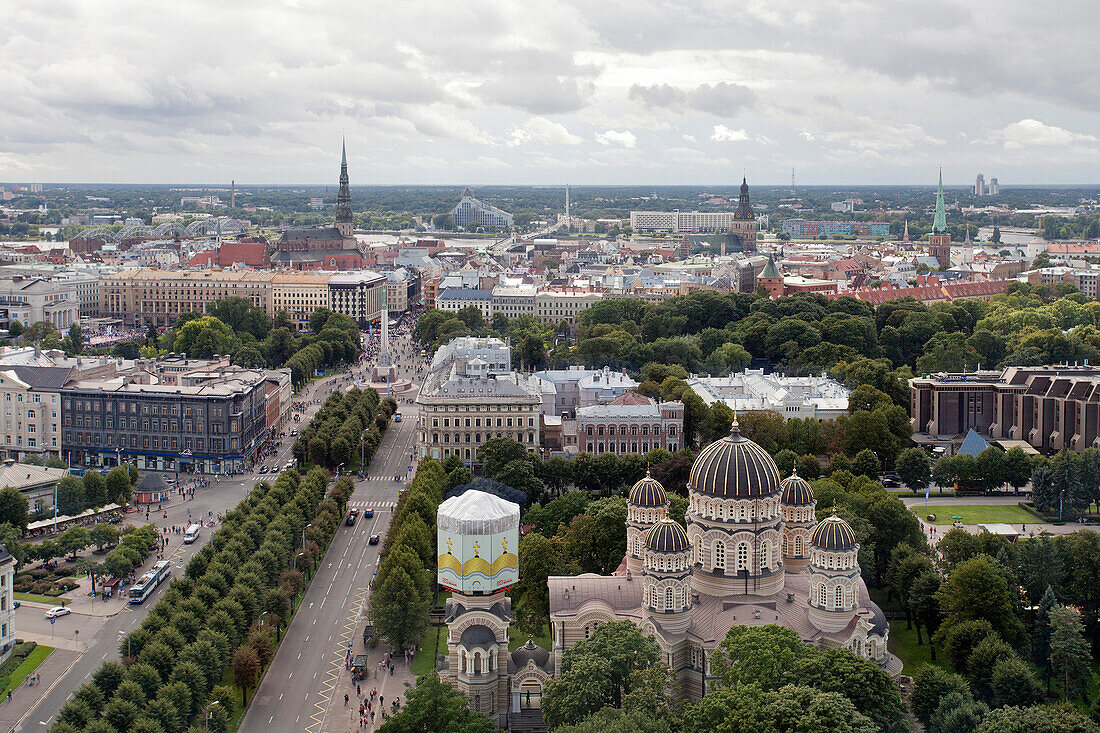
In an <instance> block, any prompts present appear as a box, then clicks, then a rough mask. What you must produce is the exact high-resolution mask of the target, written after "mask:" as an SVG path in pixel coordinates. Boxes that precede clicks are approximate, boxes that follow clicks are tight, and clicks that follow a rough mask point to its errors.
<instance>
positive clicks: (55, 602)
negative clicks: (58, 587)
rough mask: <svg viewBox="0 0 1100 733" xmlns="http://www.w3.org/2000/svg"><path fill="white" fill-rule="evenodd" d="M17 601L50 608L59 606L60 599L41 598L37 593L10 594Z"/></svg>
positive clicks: (51, 597)
mask: <svg viewBox="0 0 1100 733" xmlns="http://www.w3.org/2000/svg"><path fill="white" fill-rule="evenodd" d="M12 595H13V596H15V600H17V601H32V602H34V603H46V604H49V605H51V606H60V605H61V599H59V598H54V597H53V596H42V595H39V594H37V593H12Z"/></svg>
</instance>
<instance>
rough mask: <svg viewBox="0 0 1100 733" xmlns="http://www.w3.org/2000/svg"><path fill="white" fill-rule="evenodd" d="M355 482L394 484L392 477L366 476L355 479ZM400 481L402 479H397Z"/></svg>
mask: <svg viewBox="0 0 1100 733" xmlns="http://www.w3.org/2000/svg"><path fill="white" fill-rule="evenodd" d="M356 480H357V481H385V482H387V483H391V484H392V483H394V480H393V476H367V477H366V478H361V479H356ZM399 480H401V481H403V480H404V478H402V479H399Z"/></svg>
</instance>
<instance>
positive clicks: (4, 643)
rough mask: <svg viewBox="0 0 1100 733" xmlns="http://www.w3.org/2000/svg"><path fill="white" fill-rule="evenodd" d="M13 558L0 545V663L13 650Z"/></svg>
mask: <svg viewBox="0 0 1100 733" xmlns="http://www.w3.org/2000/svg"><path fill="white" fill-rule="evenodd" d="M14 584H15V558H14V557H12V556H11V553H9V552H8V551H7V549H6V548H5V547H4V546H3V545H0V662H3V661H4V660H5V659H7V658H8V657H9V656H10V655H11V650H12V649H14V648H15V596H14V595H13V591H14V588H13V586H14Z"/></svg>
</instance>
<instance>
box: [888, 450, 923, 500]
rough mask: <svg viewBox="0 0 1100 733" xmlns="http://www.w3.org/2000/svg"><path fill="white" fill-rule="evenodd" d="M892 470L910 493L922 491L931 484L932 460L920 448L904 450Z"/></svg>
mask: <svg viewBox="0 0 1100 733" xmlns="http://www.w3.org/2000/svg"><path fill="white" fill-rule="evenodd" d="M894 470H895V471H896V472H897V474H898V477H899V478H900V479H901V480H902V483H904V484H905V485H906V486H907V487H908V488H909V489H910V490H911V491H924V490H925V489H926V488H928V485H929V484H930V483H931V482H932V459H930V458H929V457H928V454H927V453H925V452H924V451H923V450H921V449H920V448H906V449H905V450H903V451H902V452H901V453H899V454H898V459H897V461H896V462H895V463H894Z"/></svg>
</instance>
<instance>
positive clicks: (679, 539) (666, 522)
mask: <svg viewBox="0 0 1100 733" xmlns="http://www.w3.org/2000/svg"><path fill="white" fill-rule="evenodd" d="M645 546H646V549H647V550H652V551H653V552H687V551H688V550H690V549H691V542H690V541H689V540H688V536H687V532H685V531H684V528H683V527H681V526H680V524H679V522H676V521H673V520H671V519H662V520H661V521H659V522H657V524H655V525H653V528H652V529H651V530H649V532H647V533H646V536H645Z"/></svg>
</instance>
